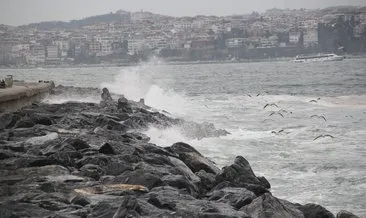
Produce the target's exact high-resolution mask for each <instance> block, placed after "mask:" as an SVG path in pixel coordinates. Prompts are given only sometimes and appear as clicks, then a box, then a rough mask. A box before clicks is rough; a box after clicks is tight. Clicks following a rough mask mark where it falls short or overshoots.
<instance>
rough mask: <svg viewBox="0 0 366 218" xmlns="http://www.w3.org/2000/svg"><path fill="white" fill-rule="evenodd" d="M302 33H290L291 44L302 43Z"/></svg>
mask: <svg viewBox="0 0 366 218" xmlns="http://www.w3.org/2000/svg"><path fill="white" fill-rule="evenodd" d="M300 37H301V33H300V32H290V33H289V42H290V43H291V44H297V43H299V41H300Z"/></svg>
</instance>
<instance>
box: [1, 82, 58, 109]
mask: <svg viewBox="0 0 366 218" xmlns="http://www.w3.org/2000/svg"><path fill="white" fill-rule="evenodd" d="M54 87H55V84H54V82H52V81H51V82H47V83H46V82H39V83H25V82H14V84H13V86H12V87H11V88H6V89H0V111H15V110H18V109H20V108H22V107H24V106H27V105H29V104H31V103H33V102H35V101H39V100H41V99H42V98H44V97H45V96H47V95H48V94H49V92H50V91H51V90H52V89H53V88H54Z"/></svg>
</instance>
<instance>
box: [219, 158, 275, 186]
mask: <svg viewBox="0 0 366 218" xmlns="http://www.w3.org/2000/svg"><path fill="white" fill-rule="evenodd" d="M216 180H217V183H220V182H224V181H228V182H231V183H232V184H235V185H236V186H238V187H246V188H248V186H250V185H259V186H262V187H268V186H269V185H268V184H266V183H263V182H262V181H261V180H259V179H258V178H257V177H256V176H255V174H254V172H253V170H252V168H251V166H250V164H249V162H248V161H247V160H246V159H245V158H243V157H242V156H238V157H236V158H235V161H234V163H233V164H232V165H230V166H227V167H224V168H223V170H222V172H221V173H220V174H218V175H217V177H216ZM262 180H263V179H262ZM252 187H253V186H252Z"/></svg>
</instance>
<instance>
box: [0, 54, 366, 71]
mask: <svg viewBox="0 0 366 218" xmlns="http://www.w3.org/2000/svg"><path fill="white" fill-rule="evenodd" d="M363 58H366V54H362V55H346V59H363ZM291 60H293V57H282V58H266V59H245V60H240V61H231V60H216V61H164V60H163V62H161V63H156V65H161V66H163V65H197V64H240V63H259V62H281V61H288V62H290V61H291ZM143 63H145V62H139V63H123V64H109V63H106V64H75V65H42V66H28V65H27V66H13V67H4V66H0V69H50V68H92V67H133V66H138V65H140V64H143Z"/></svg>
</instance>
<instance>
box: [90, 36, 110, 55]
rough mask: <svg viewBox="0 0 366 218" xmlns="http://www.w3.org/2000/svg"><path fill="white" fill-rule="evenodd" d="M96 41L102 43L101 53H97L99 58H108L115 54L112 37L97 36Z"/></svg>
mask: <svg viewBox="0 0 366 218" xmlns="http://www.w3.org/2000/svg"><path fill="white" fill-rule="evenodd" d="M94 39H95V41H96V42H98V43H100V51H99V52H97V56H107V55H110V54H113V49H112V43H113V42H114V37H112V36H96V37H95V38H94Z"/></svg>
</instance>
